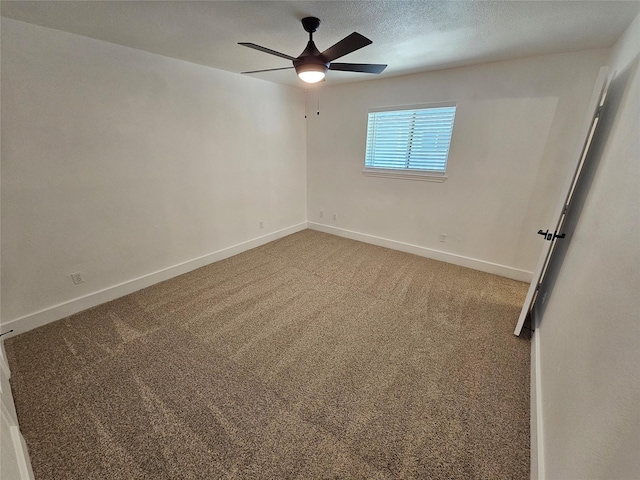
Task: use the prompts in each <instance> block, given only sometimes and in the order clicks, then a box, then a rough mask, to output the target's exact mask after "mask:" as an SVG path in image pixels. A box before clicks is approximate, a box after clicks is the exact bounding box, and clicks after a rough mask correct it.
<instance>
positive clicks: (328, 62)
mask: <svg viewBox="0 0 640 480" xmlns="http://www.w3.org/2000/svg"><path fill="white" fill-rule="evenodd" d="M319 26H320V20H319V19H317V18H316V17H305V18H303V19H302V27H303V28H304V29H305V31H306V32H309V42H308V43H307V47H306V48H305V49H304V51H303V52H302V53H301V54H300V55H299V56H298V57H292V56H290V55H286V54H284V53H280V52H276V51H275V50H271V49H270V48H266V47H261V46H260V45H256V44H255V43H248V42H239V43H238V45H244V46H245V47H249V48H253V49H255V50H260V51H261V52H265V53H269V54H271V55H275V56H277V57H282V58H286V59H287V60H291V61H292V62H293V66H292V67H284V68H269V69H266V70H253V71H250V72H241V73H258V72H272V71H275V70H287V69H289V68H295V69H296V73H297V74H298V77H300V79H301V80H302V81H304V82H307V83H318V82H320V81H322V80H323V79H324V77H325V74H326V73H327V70H340V71H343V72H361V73H381V72H382V71H383V70H384V69H385V68H386V67H387V66H386V65H380V64H372V63H335V62H334V60H335V59H337V58H340V57H343V56H345V55H347V54H349V53H351V52H355V51H356V50H358V49H360V48H362V47H366V46H367V45H369V44H371V43H373V42H372V41H371V40H369V39H368V38H367V37H365V36H363V35H360V34H359V33H357V32H353V33H352V34H351V35H348V36H346V37H345V38H343V39H342V40H340V41H339V42H338V43H336V44H335V45H333V46H332V47H329V48H327V49H326V50H325V51H324V52H322V53H320V51H319V50H318V48H317V47H316V45H315V43H313V33H314V32H315V31H316V30H317V29H318V27H319Z"/></svg>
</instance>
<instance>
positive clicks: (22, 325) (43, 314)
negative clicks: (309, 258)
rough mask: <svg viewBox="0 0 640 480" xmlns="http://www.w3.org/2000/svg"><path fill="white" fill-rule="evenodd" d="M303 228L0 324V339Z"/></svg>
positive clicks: (231, 248)
mask: <svg viewBox="0 0 640 480" xmlns="http://www.w3.org/2000/svg"><path fill="white" fill-rule="evenodd" d="M306 228H307V222H302V223H299V224H297V225H293V226H291V227H288V228H284V229H282V230H278V231H277V232H272V233H269V234H267V235H263V236H261V237H257V238H254V239H252V240H248V241H246V242H242V243H238V244H236V245H232V246H230V247H227V248H223V249H222V250H218V251H216V252H212V253H208V254H206V255H203V256H201V257H198V258H194V259H192V260H187V261H186V262H182V263H179V264H177V265H173V266H171V267H167V268H163V269H162V270H158V271H157V272H153V273H149V274H147V275H143V276H141V277H138V278H134V279H132V280H128V281H126V282H123V283H120V284H117V285H114V286H112V287H108V288H105V289H102V290H99V291H97V292H93V293H90V294H88V295H84V296H82V297H78V298H74V299H72V300H69V301H66V302H63V303H60V304H58V305H53V306H51V307H48V308H45V309H42V310H39V311H37V312H34V313H31V314H29V315H25V316H23V317H19V318H15V319H13V320H9V321H7V322H3V323H2V331H3V332H6V331H8V330H13V332H11V333H9V334H7V335H5V336H3V338H9V337H12V336H14V335H19V334H20V333H24V332H26V331H28V330H32V329H34V328H37V327H41V326H42V325H46V324H47V323H50V322H54V321H56V320H60V319H61V318H65V317H68V316H69V315H73V314H74V313H78V312H81V311H83V310H86V309H88V308H91V307H95V306H96V305H100V304H102V303H105V302H109V301H111V300H114V299H116V298H119V297H123V296H125V295H129V294H130V293H133V292H136V291H138V290H141V289H143V288H146V287H149V286H151V285H154V284H156V283H159V282H163V281H165V280H168V279H170V278H173V277H177V276H178V275H182V274H183V273H187V272H190V271H192V270H195V269H196V268H200V267H204V266H205V265H209V264H211V263H213V262H217V261H219V260H224V259H225V258H229V257H232V256H234V255H237V254H239V253H242V252H244V251H246V250H251V249H252V248H256V247H259V246H261V245H264V244H266V243H269V242H272V241H274V240H277V239H279V238H282V237H286V236H287V235H291V234H292V233H296V232H299V231H301V230H305V229H306Z"/></svg>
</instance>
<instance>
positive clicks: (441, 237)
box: [440, 233, 447, 243]
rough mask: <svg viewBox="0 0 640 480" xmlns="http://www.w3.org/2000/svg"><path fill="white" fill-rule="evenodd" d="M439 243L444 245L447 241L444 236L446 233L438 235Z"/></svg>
mask: <svg viewBox="0 0 640 480" xmlns="http://www.w3.org/2000/svg"><path fill="white" fill-rule="evenodd" d="M440 241H441V242H442V243H444V242H446V241H447V234H446V233H441V234H440Z"/></svg>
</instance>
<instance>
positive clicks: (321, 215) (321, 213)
mask: <svg viewBox="0 0 640 480" xmlns="http://www.w3.org/2000/svg"><path fill="white" fill-rule="evenodd" d="M323 217H324V212H323V211H322V210H320V218H323Z"/></svg>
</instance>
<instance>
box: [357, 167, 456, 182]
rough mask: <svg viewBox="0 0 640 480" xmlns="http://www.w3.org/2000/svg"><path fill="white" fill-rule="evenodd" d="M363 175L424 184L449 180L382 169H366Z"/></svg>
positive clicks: (418, 173)
mask: <svg viewBox="0 0 640 480" xmlns="http://www.w3.org/2000/svg"><path fill="white" fill-rule="evenodd" d="M362 173H363V174H364V175H366V176H368V177H385V178H399V179H403V180H420V181H422V182H436V183H442V182H444V181H445V180H446V179H447V176H446V175H444V174H437V173H431V172H417V171H405V170H385V169H382V168H375V169H373V168H365V169H364V170H362Z"/></svg>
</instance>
